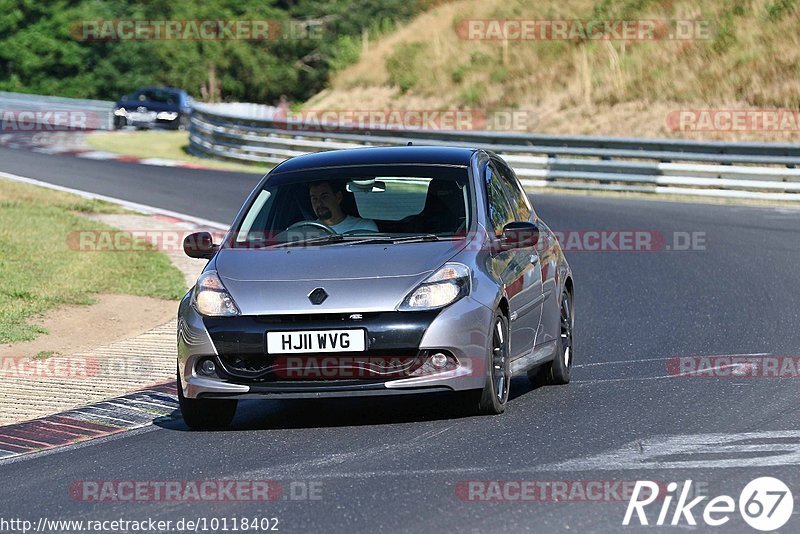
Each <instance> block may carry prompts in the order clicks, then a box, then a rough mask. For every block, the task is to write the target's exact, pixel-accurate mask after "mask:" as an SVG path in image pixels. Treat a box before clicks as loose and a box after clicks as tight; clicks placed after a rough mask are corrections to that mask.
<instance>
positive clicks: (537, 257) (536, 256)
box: [531, 254, 539, 265]
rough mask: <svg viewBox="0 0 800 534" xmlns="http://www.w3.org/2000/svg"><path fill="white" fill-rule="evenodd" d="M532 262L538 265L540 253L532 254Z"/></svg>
mask: <svg viewBox="0 0 800 534" xmlns="http://www.w3.org/2000/svg"><path fill="white" fill-rule="evenodd" d="M531 263H532V264H533V265H536V264H537V263H539V255H538V254H531Z"/></svg>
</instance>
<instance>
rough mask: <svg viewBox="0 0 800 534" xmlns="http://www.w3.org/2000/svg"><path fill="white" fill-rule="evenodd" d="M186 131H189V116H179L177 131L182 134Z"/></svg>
mask: <svg viewBox="0 0 800 534" xmlns="http://www.w3.org/2000/svg"><path fill="white" fill-rule="evenodd" d="M188 129H189V116H188V115H184V114H181V116H180V117H178V130H179V131H181V132H184V131H186V130H188Z"/></svg>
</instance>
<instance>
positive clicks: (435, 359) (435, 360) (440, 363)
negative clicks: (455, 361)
mask: <svg viewBox="0 0 800 534" xmlns="http://www.w3.org/2000/svg"><path fill="white" fill-rule="evenodd" d="M431 363H432V364H433V366H434V367H436V368H437V369H441V368H442V367H444V366H445V365H447V356H445V355H444V354H442V353H441V352H437V353H436V354H434V355H433V356H431Z"/></svg>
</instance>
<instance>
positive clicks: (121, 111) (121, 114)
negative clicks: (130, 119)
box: [114, 108, 128, 117]
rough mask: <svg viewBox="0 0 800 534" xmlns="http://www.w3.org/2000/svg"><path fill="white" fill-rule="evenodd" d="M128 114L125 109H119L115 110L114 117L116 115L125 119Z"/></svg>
mask: <svg viewBox="0 0 800 534" xmlns="http://www.w3.org/2000/svg"><path fill="white" fill-rule="evenodd" d="M127 114H128V112H127V111H125V108H117V109H115V110H114V115H116V116H117V117H124V116H126V115H127Z"/></svg>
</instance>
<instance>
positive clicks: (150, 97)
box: [132, 89, 178, 104]
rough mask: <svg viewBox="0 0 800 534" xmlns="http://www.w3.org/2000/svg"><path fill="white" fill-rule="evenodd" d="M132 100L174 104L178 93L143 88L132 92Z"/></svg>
mask: <svg viewBox="0 0 800 534" xmlns="http://www.w3.org/2000/svg"><path fill="white" fill-rule="evenodd" d="M132 100H138V101H140V102H158V103H160V104H175V103H176V102H177V101H178V94H177V93H176V92H174V91H167V90H164V89H143V90H141V91H137V92H136V93H134V95H133V98H132Z"/></svg>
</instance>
